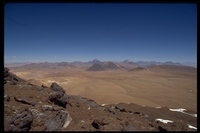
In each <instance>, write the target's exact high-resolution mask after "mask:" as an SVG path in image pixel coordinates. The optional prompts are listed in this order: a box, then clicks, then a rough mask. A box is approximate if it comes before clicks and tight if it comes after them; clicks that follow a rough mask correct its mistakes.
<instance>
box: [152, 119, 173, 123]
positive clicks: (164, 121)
mask: <svg viewBox="0 0 200 133" xmlns="http://www.w3.org/2000/svg"><path fill="white" fill-rule="evenodd" d="M156 121H160V122H162V123H168V122H170V123H172V122H173V121H170V120H164V119H160V118H158V119H156Z"/></svg>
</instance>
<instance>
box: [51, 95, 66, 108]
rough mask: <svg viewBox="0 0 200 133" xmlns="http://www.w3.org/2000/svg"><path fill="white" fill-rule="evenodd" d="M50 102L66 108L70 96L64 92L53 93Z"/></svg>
mask: <svg viewBox="0 0 200 133" xmlns="http://www.w3.org/2000/svg"><path fill="white" fill-rule="evenodd" d="M49 100H50V101H51V102H52V103H54V104H56V105H59V106H61V107H64V108H65V107H66V104H67V103H68V96H67V95H66V94H64V93H62V92H52V93H50V94H49Z"/></svg>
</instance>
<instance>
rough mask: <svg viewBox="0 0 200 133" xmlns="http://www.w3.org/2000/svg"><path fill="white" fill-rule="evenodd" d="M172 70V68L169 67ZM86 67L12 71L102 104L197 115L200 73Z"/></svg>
mask: <svg viewBox="0 0 200 133" xmlns="http://www.w3.org/2000/svg"><path fill="white" fill-rule="evenodd" d="M170 69H171V68H170ZM85 70H86V69H85V68H62V69H44V68H43V69H42V68H41V69H38V68H37V69H34V68H32V69H22V68H21V69H14V68H11V69H10V71H11V72H13V73H14V74H16V75H17V76H19V77H21V78H23V79H27V80H28V81H29V82H31V83H33V84H36V85H42V84H43V85H45V86H48V87H49V86H50V85H51V83H52V82H56V83H58V84H59V85H60V86H62V87H63V88H64V89H65V90H66V93H67V94H70V95H80V96H83V97H87V98H90V99H93V100H95V101H96V102H97V103H99V104H111V103H120V102H122V103H135V104H139V105H143V106H150V107H164V106H167V107H168V108H184V109H187V110H191V111H193V112H197V74H196V73H194V72H190V71H189V72H182V71H181V72H179V71H177V70H174V71H173V69H172V70H169V69H166V70H163V69H160V68H159V67H152V68H149V69H144V70H138V71H128V70H107V71H85Z"/></svg>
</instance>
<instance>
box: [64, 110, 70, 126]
mask: <svg viewBox="0 0 200 133" xmlns="http://www.w3.org/2000/svg"><path fill="white" fill-rule="evenodd" d="M71 121H72V118H71V117H70V115H69V113H68V114H67V118H66V120H65V124H64V125H63V128H66V127H67V126H68V125H69V123H70V122H71Z"/></svg>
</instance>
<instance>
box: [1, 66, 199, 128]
mask: <svg viewBox="0 0 200 133" xmlns="http://www.w3.org/2000/svg"><path fill="white" fill-rule="evenodd" d="M191 113H195V112H192V111H189V112H185V113H181V112H174V111H170V110H169V108H167V107H160V108H153V107H143V106H140V105H136V104H133V103H131V104H125V103H118V104H109V105H99V104H97V103H96V102H95V101H93V100H91V99H87V98H84V97H81V96H72V95H68V94H67V92H65V90H64V89H63V88H62V87H60V86H59V85H58V84H56V83H52V85H51V86H50V87H46V86H43V85H42V86H41V87H40V86H37V85H33V84H31V83H28V82H27V81H26V80H24V79H21V78H19V77H17V76H16V75H15V74H13V73H10V72H9V69H8V68H4V131H197V130H196V129H195V127H197V117H194V116H192V115H189V114H191ZM164 120H165V121H164ZM167 120H168V121H167Z"/></svg>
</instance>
